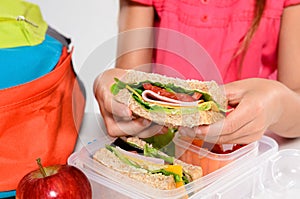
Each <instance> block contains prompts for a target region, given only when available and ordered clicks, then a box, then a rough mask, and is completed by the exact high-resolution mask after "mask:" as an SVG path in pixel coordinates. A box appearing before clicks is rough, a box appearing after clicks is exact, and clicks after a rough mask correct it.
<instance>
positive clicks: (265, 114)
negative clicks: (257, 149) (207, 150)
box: [194, 78, 288, 144]
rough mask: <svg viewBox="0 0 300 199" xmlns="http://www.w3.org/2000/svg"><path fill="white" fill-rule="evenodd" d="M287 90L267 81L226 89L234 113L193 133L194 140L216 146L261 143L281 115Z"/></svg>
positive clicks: (245, 82) (231, 85) (251, 81)
mask: <svg viewBox="0 0 300 199" xmlns="http://www.w3.org/2000/svg"><path fill="white" fill-rule="evenodd" d="M285 90H286V89H285V87H284V86H283V85H282V84H281V83H279V82H277V81H272V80H266V79H258V78H252V79H245V80H241V81H236V82H233V83H229V84H227V85H225V91H226V95H227V98H228V100H229V105H230V106H232V107H234V110H233V111H232V112H231V113H229V114H228V115H227V117H226V118H225V119H224V120H222V121H220V122H217V123H214V124H212V125H209V126H199V127H197V128H195V129H194V132H195V136H196V137H200V138H203V139H205V140H206V141H210V142H217V143H238V144H244V143H250V142H253V141H256V140H259V139H260V138H261V137H262V135H263V134H264V132H265V131H266V130H267V129H268V128H269V127H270V126H271V125H272V124H275V123H276V122H277V121H278V120H279V118H280V116H281V114H282V112H283V105H282V103H288V102H287V101H285V102H283V99H284V93H285Z"/></svg>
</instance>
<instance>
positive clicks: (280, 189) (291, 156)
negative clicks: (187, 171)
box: [191, 137, 300, 199]
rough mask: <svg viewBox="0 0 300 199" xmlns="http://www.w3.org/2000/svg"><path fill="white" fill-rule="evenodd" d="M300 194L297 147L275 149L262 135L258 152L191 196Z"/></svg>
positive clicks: (286, 198) (263, 198) (259, 198)
mask: <svg viewBox="0 0 300 199" xmlns="http://www.w3.org/2000/svg"><path fill="white" fill-rule="evenodd" d="M299 195H300V150H296V149H285V150H280V151H278V145H277V143H276V142H275V141H274V140H273V139H271V138H269V137H263V138H262V139H261V140H260V142H259V154H258V156H257V157H256V158H255V159H254V160H253V161H250V162H247V163H244V164H243V165H242V166H241V167H240V168H239V169H235V170H232V171H231V172H230V173H229V174H228V175H227V176H226V177H224V178H222V179H219V180H218V181H215V182H213V183H211V184H210V185H209V186H207V187H205V188H204V189H202V190H200V191H199V192H197V193H196V194H194V195H193V196H192V197H191V198H197V199H198V198H201V199H215V198H218V199H230V198H242V199H244V198H247V199H248V198H251V199H252V198H253V199H292V198H299Z"/></svg>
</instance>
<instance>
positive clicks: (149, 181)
mask: <svg viewBox="0 0 300 199" xmlns="http://www.w3.org/2000/svg"><path fill="white" fill-rule="evenodd" d="M126 142H127V143H128V144H130V145H131V146H133V147H134V148H136V149H138V150H142V151H143V154H139V153H137V151H133V152H132V151H130V152H129V151H126V150H124V149H122V148H121V147H118V146H114V145H106V147H105V148H100V149H99V150H98V151H96V152H95V153H94V155H93V159H94V160H96V161H97V162H98V163H100V164H102V165H104V166H106V167H108V168H111V169H113V170H114V171H116V172H119V173H121V174H123V175H126V176H128V177H129V178H131V179H133V180H136V181H138V182H139V183H144V184H146V185H148V186H151V187H153V188H157V189H160V190H172V189H176V188H178V187H181V186H184V185H186V184H188V183H190V182H192V181H194V180H197V179H199V178H201V177H202V168H201V167H200V166H193V165H191V164H187V163H185V162H183V161H181V160H178V159H176V158H174V157H171V156H168V155H167V154H165V153H163V152H161V151H159V150H157V149H155V148H153V147H152V146H151V145H150V144H148V143H146V142H145V141H143V140H141V139H139V138H137V137H130V138H127V140H126Z"/></svg>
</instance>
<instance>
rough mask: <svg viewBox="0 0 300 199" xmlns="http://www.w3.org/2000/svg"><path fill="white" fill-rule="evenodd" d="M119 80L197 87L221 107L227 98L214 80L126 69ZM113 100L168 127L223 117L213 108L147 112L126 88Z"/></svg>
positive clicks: (225, 104)
mask: <svg viewBox="0 0 300 199" xmlns="http://www.w3.org/2000/svg"><path fill="white" fill-rule="evenodd" d="M121 80H122V81H123V82H126V83H136V82H142V81H146V80H149V81H151V82H160V83H162V84H169V83H171V84H174V85H175V86H179V87H182V88H184V89H188V90H194V89H198V90H201V91H204V92H206V93H208V94H210V95H211V96H212V98H213V100H214V101H216V102H217V103H218V104H219V105H220V107H221V108H223V109H226V107H227V100H226V98H225V95H224V92H223V90H222V89H221V87H219V86H218V84H217V83H216V82H215V81H198V80H183V79H179V78H173V77H167V76H164V75H160V74H155V73H145V72H141V71H135V70H127V73H126V75H125V76H124V77H123V78H122V79H121ZM115 100H116V101H118V102H120V103H123V104H126V105H127V106H128V107H129V109H130V110H131V111H133V113H134V114H136V115H138V116H140V117H143V118H146V119H148V120H151V121H153V122H155V123H157V124H160V125H164V126H168V127H174V126H185V127H190V128H191V127H194V126H199V125H206V124H212V123H215V122H217V121H219V120H221V119H223V118H224V117H225V115H224V113H222V112H217V111H213V110H209V111H197V112H194V113H184V112H182V114H178V113H165V112H163V111H156V112H154V111H152V112H149V111H147V110H146V109H144V108H143V107H142V106H140V104H139V103H138V102H136V101H135V100H134V99H133V98H132V97H131V94H130V92H129V91H128V90H127V89H122V90H121V91H120V92H119V93H118V94H117V95H116V96H115Z"/></svg>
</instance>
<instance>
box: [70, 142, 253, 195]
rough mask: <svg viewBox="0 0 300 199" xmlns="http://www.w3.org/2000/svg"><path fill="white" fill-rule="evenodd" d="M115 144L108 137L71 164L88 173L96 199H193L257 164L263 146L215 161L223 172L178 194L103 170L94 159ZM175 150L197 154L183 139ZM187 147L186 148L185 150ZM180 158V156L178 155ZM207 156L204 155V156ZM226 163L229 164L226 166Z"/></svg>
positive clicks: (74, 156)
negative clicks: (248, 165)
mask: <svg viewBox="0 0 300 199" xmlns="http://www.w3.org/2000/svg"><path fill="white" fill-rule="evenodd" d="M112 141H113V140H112V139H109V138H108V137H106V138H103V139H101V140H95V141H94V142H92V143H90V144H88V145H87V146H85V147H83V148H82V149H81V150H80V151H78V152H75V153H73V154H72V155H71V156H70V157H69V159H68V163H69V164H71V165H75V166H76V167H78V168H80V169H81V170H83V171H84V172H85V174H86V175H87V176H88V177H89V179H90V180H91V182H92V184H93V194H94V197H95V198H97V199H98V198H118V199H119V198H141V199H143V198H155V199H156V198H166V199H167V198H172V199H174V198H187V197H192V196H193V195H195V194H196V193H197V192H199V191H201V190H202V189H205V188H206V187H209V185H210V184H211V183H213V182H216V181H218V180H220V179H222V178H224V177H226V176H227V175H229V174H230V173H232V172H233V173H234V172H236V171H238V169H239V168H240V167H241V166H243V165H244V164H246V163H247V162H251V161H254V159H255V158H256V156H257V154H258V151H259V143H253V144H250V145H247V146H245V147H243V148H241V149H240V150H237V151H235V152H234V153H232V154H225V155H224V156H219V157H210V156H209V154H207V158H208V159H210V158H214V160H216V159H217V160H218V161H221V162H223V163H224V165H222V168H219V169H217V170H215V171H213V172H211V173H209V174H207V175H205V176H203V177H202V178H200V179H198V180H196V181H193V182H191V183H189V184H187V185H185V186H184V187H180V188H177V189H174V190H159V189H155V188H152V187H150V186H148V185H145V184H143V183H137V181H135V180H133V179H131V178H129V177H127V176H124V175H122V174H120V173H117V172H115V171H113V170H112V169H110V168H107V167H105V166H103V165H102V164H100V163H98V162H97V161H95V160H93V158H92V155H93V154H94V153H95V152H96V151H97V150H98V149H100V148H102V147H104V146H105V144H109V143H111V142H112ZM174 143H175V146H176V148H177V150H178V149H181V148H182V149H183V148H185V149H186V150H189V151H191V152H193V153H195V152H196V151H195V150H199V149H194V148H193V147H190V146H189V145H188V143H185V142H182V140H180V139H174ZM183 146H184V147H183ZM177 154H180V153H178V151H177ZM202 155H203V154H202ZM225 163H226V164H225Z"/></svg>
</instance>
